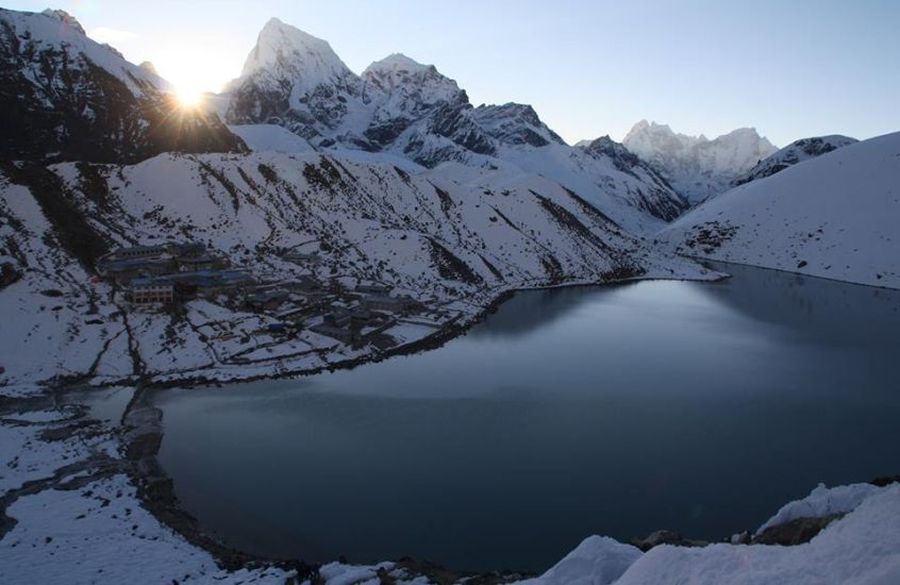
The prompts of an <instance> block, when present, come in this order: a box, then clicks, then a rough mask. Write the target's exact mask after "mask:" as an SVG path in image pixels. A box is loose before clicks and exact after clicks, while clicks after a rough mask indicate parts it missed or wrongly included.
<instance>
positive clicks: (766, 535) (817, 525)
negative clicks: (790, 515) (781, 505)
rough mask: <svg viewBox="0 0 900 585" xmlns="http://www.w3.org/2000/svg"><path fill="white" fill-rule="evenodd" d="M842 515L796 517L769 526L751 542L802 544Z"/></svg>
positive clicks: (784, 544)
mask: <svg viewBox="0 0 900 585" xmlns="http://www.w3.org/2000/svg"><path fill="white" fill-rule="evenodd" d="M842 516H843V514H831V515H828V516H822V517H820V518H796V519H794V520H791V521H790V522H785V523H784V524H779V525H778V526H770V527H769V528H766V529H765V530H764V531H763V533H762V534H760V535H759V536H757V537H755V538H754V539H753V544H779V545H782V546H794V545H797V544H803V543H805V542H809V541H810V540H812V539H813V537H815V536H816V535H817V534H818V533H819V532H821V531H822V530H823V529H824V528H825V527H826V526H828V525H829V524H831V523H832V522H834V521H835V520H837V519H838V518H841V517H842Z"/></svg>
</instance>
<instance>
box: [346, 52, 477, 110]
mask: <svg viewBox="0 0 900 585" xmlns="http://www.w3.org/2000/svg"><path fill="white" fill-rule="evenodd" d="M362 77H363V80H364V81H365V82H366V90H367V92H369V93H370V94H373V95H374V94H379V93H380V94H381V95H382V96H384V99H385V100H392V101H394V102H395V103H394V105H395V106H396V107H404V106H405V107H407V108H408V107H409V106H410V105H413V109H421V106H423V105H433V104H436V103H438V102H448V103H449V102H458V101H467V100H468V98H467V97H466V95H465V92H463V91H462V90H460V89H459V85H457V83H456V82H455V81H454V80H452V79H450V78H449V77H446V76H444V75H442V74H441V73H440V72H439V71H438V70H437V68H436V67H435V66H434V65H424V64H422V63H419V62H417V61H415V60H413V59H410V58H409V57H407V56H406V55H403V54H401V53H394V54H393V55H390V56H388V57H385V58H384V59H382V60H381V61H376V62H374V63H372V64H371V65H369V66H368V67H367V68H366V70H365V71H363V74H362ZM400 102H403V103H400ZM411 102H414V104H413V103H411ZM415 104H417V105H418V107H416V105H415Z"/></svg>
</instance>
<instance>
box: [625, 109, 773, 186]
mask: <svg viewBox="0 0 900 585" xmlns="http://www.w3.org/2000/svg"><path fill="white" fill-rule="evenodd" d="M622 143H623V144H624V145H625V146H626V147H627V148H628V150H630V151H631V152H633V153H635V154H636V155H638V156H639V157H641V158H642V159H644V160H645V161H647V162H649V163H650V164H652V165H653V166H655V167H656V168H657V169H658V170H659V171H660V172H661V173H663V175H665V176H666V177H667V178H668V179H669V181H670V182H671V183H672V185H673V186H674V187H675V188H676V189H677V190H678V191H679V192H680V193H681V194H682V195H684V196H685V197H687V198H688V200H690V201H692V202H695V203H696V202H699V201H703V200H704V199H706V198H708V197H710V196H711V195H715V194H717V193H721V192H722V191H724V190H726V189H727V188H728V187H729V185H730V184H731V182H732V181H733V180H734V179H735V178H736V177H738V176H740V175H742V174H743V173H745V172H747V171H748V170H749V169H750V168H752V167H753V166H754V165H755V164H756V163H758V162H759V161H760V160H762V159H764V158H766V157H768V156H769V155H771V154H772V153H773V152H775V150H776V149H775V147H774V146H773V145H772V143H771V142H769V141H768V140H767V139H766V138H764V137H761V136H760V135H759V133H757V131H756V129H754V128H739V129H737V130H733V131H732V132H729V133H728V134H724V135H722V136H719V137H717V138H714V139H712V140H710V139H708V138H706V137H705V136H703V135H700V136H688V135H686V134H680V133H676V132H674V131H673V130H672V129H671V128H670V127H669V126H667V125H665V124H657V123H656V122H652V123H651V122H647V121H646V120H641V121H640V122H638V123H637V124H635V125H634V127H633V128H632V129H631V131H630V132H629V133H628V135H627V136H626V137H625V140H623V142H622Z"/></svg>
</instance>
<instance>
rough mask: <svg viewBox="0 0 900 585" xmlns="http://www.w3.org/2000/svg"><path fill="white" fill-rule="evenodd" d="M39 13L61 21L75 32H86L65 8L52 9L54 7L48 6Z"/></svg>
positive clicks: (84, 33) (83, 33)
mask: <svg viewBox="0 0 900 585" xmlns="http://www.w3.org/2000/svg"><path fill="white" fill-rule="evenodd" d="M41 14H43V15H44V16H49V17H50V18H54V19H56V20H58V21H59V22H61V23H63V25H65V26H68V27H71V28H72V29H74V30H75V31H76V32H78V33H80V34H82V35H86V34H87V33H86V32H84V27H83V26H81V23H80V22H78V21H77V20H76V19H75V17H74V16H72V15H71V14H69V13H68V12H66V11H65V10H54V9H51V8H48V9H47V10H44V11H43V12H41Z"/></svg>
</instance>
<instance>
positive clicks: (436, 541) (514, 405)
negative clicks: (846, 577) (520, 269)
mask: <svg viewBox="0 0 900 585" xmlns="http://www.w3.org/2000/svg"><path fill="white" fill-rule="evenodd" d="M720 268H721V267H720ZM727 270H728V271H729V272H731V273H733V274H734V278H732V279H729V280H727V281H724V282H721V283H715V284H701V283H684V282H641V283H634V284H630V285H627V286H615V287H596V288H571V289H557V290H549V291H529V292H525V293H519V294H517V295H515V296H514V297H513V298H512V299H510V300H509V301H508V302H507V303H504V304H503V305H502V306H501V307H500V309H499V310H498V312H497V313H496V314H495V315H492V316H490V317H489V318H488V319H487V320H486V321H485V322H484V323H482V324H480V325H479V326H478V327H476V328H475V329H473V330H472V331H471V332H470V333H469V334H468V335H466V336H464V337H461V338H458V339H456V340H454V341H452V342H450V343H448V344H447V345H446V346H444V347H442V348H440V349H438V350H435V351H432V352H428V353H425V354H420V355H416V356H409V357H400V358H395V359H391V360H388V361H385V362H382V363H379V364H371V365H368V366H364V367H361V368H357V369H355V370H351V371H342V372H336V373H333V374H324V375H320V376H313V377H309V378H303V379H300V380H292V381H278V382H259V383H253V384H243V385H236V386H231V387H228V388H225V389H219V390H216V389H193V390H172V391H164V392H161V393H160V394H159V395H158V396H157V401H158V403H159V404H160V406H161V407H162V408H163V410H164V412H165V418H164V423H165V426H166V435H165V438H164V441H163V446H162V451H161V455H160V456H161V461H162V463H163V465H164V466H165V468H166V470H167V471H168V472H169V473H170V474H171V475H172V477H173V478H174V479H175V484H176V491H177V493H178V495H179V497H180V498H181V500H182V502H183V503H184V505H185V506H186V508H187V509H188V510H189V511H190V512H191V513H193V514H194V515H196V516H197V517H198V518H199V519H200V521H201V523H202V524H203V526H204V527H206V528H207V529H208V530H210V531H213V532H216V533H217V534H219V535H220V536H221V537H223V538H224V539H225V540H227V541H228V542H229V543H231V544H233V545H235V546H238V547H241V548H245V549H247V550H251V551H254V552H258V553H263V554H269V555H275V556H292V557H300V558H305V559H307V560H311V561H326V560H331V559H334V558H337V557H338V556H339V555H344V556H346V557H347V558H348V559H350V560H353V561H373V560H383V559H392V558H394V559H395V558H399V557H402V556H406V555H412V556H416V557H419V558H425V559H430V560H434V561H437V562H440V563H442V564H446V565H449V566H452V567H455V568H462V569H486V568H505V567H508V568H515V569H531V570H541V569H543V568H546V567H547V566H549V565H550V564H552V563H553V562H554V561H555V560H558V559H559V558H560V557H561V556H562V555H563V554H565V553H566V552H567V551H568V550H570V549H571V548H573V547H574V546H575V545H576V544H577V543H578V542H579V541H580V540H581V539H582V538H584V537H585V536H587V535H589V534H592V533H600V534H609V535H612V536H615V537H618V538H622V539H627V538H629V537H632V536H637V535H645V534H647V533H649V532H650V531H652V530H656V529H659V528H671V529H676V530H679V531H681V532H683V533H685V534H688V535H690V536H693V537H698V538H710V539H719V538H722V537H724V536H726V535H728V534H731V533H733V532H736V531H739V530H743V529H745V528H753V527H754V526H756V525H758V524H760V523H761V522H762V521H763V520H765V519H766V518H767V517H768V516H769V515H770V514H771V513H773V512H774V511H775V510H776V509H777V508H778V507H779V506H780V505H781V504H782V503H784V502H785V501H786V500H788V499H791V498H794V497H797V496H801V495H803V494H805V493H807V492H808V491H809V490H810V489H811V488H812V487H814V486H815V484H816V483H817V482H819V481H825V482H828V483H845V482H851V481H859V480H864V479H868V478H870V477H874V476H876V475H882V474H886V473H897V472H898V467H900V461H897V458H896V445H898V444H900V425H897V424H896V421H897V419H898V416H900V390H898V388H897V384H896V380H897V379H898V378H900V365H898V363H897V359H896V356H897V355H900V334H898V331H900V328H898V327H897V326H898V325H900V313H898V311H900V294H898V293H895V292H889V291H884V290H877V289H871V288H866V287H857V286H852V285H843V284H838V283H834V282H829V281H823V280H816V279H804V278H801V277H797V276H794V275H790V274H785V273H779V272H772V271H765V270H760V269H752V268H744V267H740V266H731V265H729V266H728V267H727Z"/></svg>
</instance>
